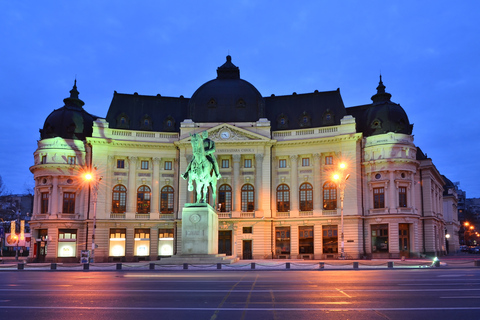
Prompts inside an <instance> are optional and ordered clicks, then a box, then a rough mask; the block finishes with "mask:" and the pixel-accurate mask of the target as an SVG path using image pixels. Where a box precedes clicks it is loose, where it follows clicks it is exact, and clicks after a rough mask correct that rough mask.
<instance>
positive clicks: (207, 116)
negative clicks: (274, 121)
mask: <svg viewBox="0 0 480 320" xmlns="http://www.w3.org/2000/svg"><path fill="white" fill-rule="evenodd" d="M188 107H189V117H190V119H192V120H193V121H194V122H240V121H242V122H253V121H258V119H260V118H263V117H265V102H264V100H263V97H262V95H261V94H260V92H258V90H257V89H256V88H255V87H254V86H253V85H252V84H250V83H249V82H247V81H245V80H242V79H240V70H239V69H238V67H237V66H235V65H234V64H233V63H232V57H231V56H227V61H226V62H225V63H224V64H223V65H222V66H221V67H219V68H218V69H217V78H216V79H213V80H211V81H209V82H207V83H205V84H203V85H202V86H200V88H198V89H197V91H195V93H194V94H193V96H192V97H191V99H190V101H189V104H188Z"/></svg>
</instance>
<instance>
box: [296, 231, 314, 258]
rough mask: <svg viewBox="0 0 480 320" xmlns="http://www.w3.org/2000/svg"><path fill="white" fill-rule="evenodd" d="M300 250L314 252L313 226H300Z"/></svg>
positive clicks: (300, 251)
mask: <svg viewBox="0 0 480 320" xmlns="http://www.w3.org/2000/svg"><path fill="white" fill-rule="evenodd" d="M298 252H299V253H300V254H302V253H313V226H302V227H298Z"/></svg>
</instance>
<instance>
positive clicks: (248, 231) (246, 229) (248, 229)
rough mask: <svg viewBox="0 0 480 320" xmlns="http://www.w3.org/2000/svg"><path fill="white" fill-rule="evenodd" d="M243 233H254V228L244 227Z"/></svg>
mask: <svg viewBox="0 0 480 320" xmlns="http://www.w3.org/2000/svg"><path fill="white" fill-rule="evenodd" d="M243 233H253V227H243Z"/></svg>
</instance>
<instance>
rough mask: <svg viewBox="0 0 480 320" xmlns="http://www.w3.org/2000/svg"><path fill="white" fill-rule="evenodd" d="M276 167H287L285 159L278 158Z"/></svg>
mask: <svg viewBox="0 0 480 320" xmlns="http://www.w3.org/2000/svg"><path fill="white" fill-rule="evenodd" d="M278 167H279V168H286V167H287V159H279V160H278Z"/></svg>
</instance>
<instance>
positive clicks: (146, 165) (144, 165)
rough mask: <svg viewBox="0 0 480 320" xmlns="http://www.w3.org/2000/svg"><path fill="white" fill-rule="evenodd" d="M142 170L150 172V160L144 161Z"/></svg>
mask: <svg viewBox="0 0 480 320" xmlns="http://www.w3.org/2000/svg"><path fill="white" fill-rule="evenodd" d="M141 168H142V170H148V160H142V167H141Z"/></svg>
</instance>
